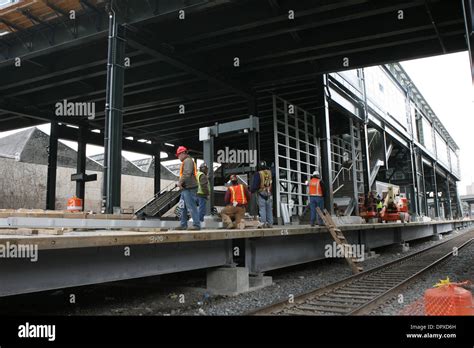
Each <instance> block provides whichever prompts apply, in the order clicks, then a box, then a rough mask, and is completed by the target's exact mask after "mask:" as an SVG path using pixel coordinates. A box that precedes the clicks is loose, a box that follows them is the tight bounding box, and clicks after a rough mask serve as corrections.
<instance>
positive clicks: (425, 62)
mask: <svg viewBox="0 0 474 348" xmlns="http://www.w3.org/2000/svg"><path fill="white" fill-rule="evenodd" d="M401 64H402V66H403V68H404V69H405V70H406V72H407V73H408V75H410V77H411V79H412V80H413V82H414V83H415V85H416V86H417V88H418V90H419V91H420V92H421V94H423V96H424V98H425V99H426V101H427V102H428V104H430V106H431V108H432V109H433V111H434V112H435V114H436V115H437V116H438V118H439V119H440V121H441V123H443V125H444V127H445V128H446V130H447V131H448V132H449V134H450V135H451V137H452V138H453V139H454V141H455V142H456V144H457V145H458V146H459V148H460V151H459V154H460V157H459V162H460V165H461V182H459V183H458V190H459V193H460V194H465V192H466V185H469V184H471V183H472V182H474V160H473V159H474V158H473V156H472V148H473V138H474V87H473V85H472V77H471V67H470V62H469V54H468V53H467V52H461V53H454V54H447V55H441V56H435V57H430V58H423V59H416V60H410V61H405V62H401Z"/></svg>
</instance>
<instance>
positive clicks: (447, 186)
mask: <svg viewBox="0 0 474 348" xmlns="http://www.w3.org/2000/svg"><path fill="white" fill-rule="evenodd" d="M446 192H447V197H446V199H447V203H448V214H449V218H450V219H452V218H453V209H452V207H451V187H450V185H449V175H446Z"/></svg>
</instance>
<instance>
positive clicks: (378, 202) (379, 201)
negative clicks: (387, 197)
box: [376, 194, 383, 214]
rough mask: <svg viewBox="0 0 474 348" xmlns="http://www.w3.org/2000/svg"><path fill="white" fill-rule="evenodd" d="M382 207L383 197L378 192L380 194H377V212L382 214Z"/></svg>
mask: <svg viewBox="0 0 474 348" xmlns="http://www.w3.org/2000/svg"><path fill="white" fill-rule="evenodd" d="M382 208H383V202H382V198H381V197H380V195H379V194H378V195H377V205H376V209H377V213H378V214H380V212H381V211H382Z"/></svg>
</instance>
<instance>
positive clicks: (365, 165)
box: [360, 69, 371, 194]
mask: <svg viewBox="0 0 474 348" xmlns="http://www.w3.org/2000/svg"><path fill="white" fill-rule="evenodd" d="M361 75H362V83H363V86H364V88H363V89H362V92H363V95H364V103H363V105H362V109H363V110H362V112H363V115H364V124H363V126H362V132H361V134H360V135H361V149H362V169H363V173H364V194H368V193H369V191H370V190H371V187H370V173H371V168H370V158H369V139H368V134H367V125H368V123H369V113H368V106H367V86H366V85H365V72H364V69H361Z"/></svg>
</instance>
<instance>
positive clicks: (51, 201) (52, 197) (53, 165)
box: [46, 121, 58, 210]
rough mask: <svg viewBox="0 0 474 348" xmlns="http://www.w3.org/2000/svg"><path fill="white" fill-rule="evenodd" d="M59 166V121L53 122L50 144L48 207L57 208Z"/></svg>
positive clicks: (47, 189)
mask: <svg viewBox="0 0 474 348" xmlns="http://www.w3.org/2000/svg"><path fill="white" fill-rule="evenodd" d="M57 167H58V123H57V122H56V121H53V122H51V131H50V135H49V146H48V177H47V183H46V209H48V210H54V209H56V169H57Z"/></svg>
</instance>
